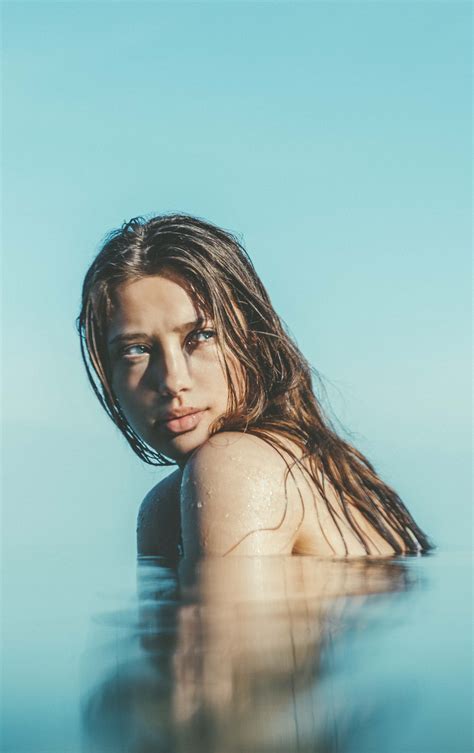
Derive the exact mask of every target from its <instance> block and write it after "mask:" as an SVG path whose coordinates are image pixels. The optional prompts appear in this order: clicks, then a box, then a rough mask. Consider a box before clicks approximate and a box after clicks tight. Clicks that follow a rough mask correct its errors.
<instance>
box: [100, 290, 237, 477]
mask: <svg viewBox="0 0 474 753" xmlns="http://www.w3.org/2000/svg"><path fill="white" fill-rule="evenodd" d="M213 327H214V325H213V322H211V321H209V320H206V319H205V318H203V315H202V313H201V312H200V311H199V310H198V309H197V308H196V305H195V303H194V302H193V300H192V299H191V298H190V296H189V295H188V293H187V291H186V290H185V288H184V287H182V285H180V284H179V283H178V282H173V281H172V280H170V279H168V278H166V277H159V276H153V277H151V276H150V277H144V278H142V279H140V280H135V281H133V282H129V283H125V284H124V285H122V286H121V287H119V288H118V290H117V291H116V295H115V299H114V308H113V314H112V317H111V320H110V322H109V327H108V351H109V358H110V364H111V373H112V387H113V390H114V393H115V395H116V397H117V399H118V401H119V403H120V406H121V408H122V411H123V413H124V415H125V417H126V418H127V420H128V422H129V423H130V425H131V426H132V428H133V429H134V430H135V431H136V433H137V434H138V435H139V436H140V437H141V438H142V439H143V440H144V441H145V442H146V443H147V444H148V445H150V447H152V448H153V449H155V450H157V451H158V452H161V453H163V454H164V455H166V456H167V457H169V458H172V459H173V460H176V461H177V462H178V463H183V462H184V461H185V460H186V457H187V456H188V455H189V454H190V453H191V452H192V451H193V450H195V449H196V448H197V447H199V446H200V445H202V444H203V443H204V442H205V441H206V439H207V438H208V437H209V426H210V425H211V424H212V423H213V421H215V419H216V418H219V417H220V416H221V415H222V414H223V413H224V412H225V411H226V408H227V398H228V386H227V379H226V375H225V373H224V370H223V366H222V363H221V361H220V360H219V350H218V345H217V335H216V333H215V330H214V329H213Z"/></svg>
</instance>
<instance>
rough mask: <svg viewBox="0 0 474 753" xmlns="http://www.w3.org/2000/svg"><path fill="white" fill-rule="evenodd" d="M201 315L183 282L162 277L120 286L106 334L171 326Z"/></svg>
mask: <svg viewBox="0 0 474 753" xmlns="http://www.w3.org/2000/svg"><path fill="white" fill-rule="evenodd" d="M201 314H202V312H201V310H200V309H199V307H198V304H197V302H196V301H195V300H193V298H191V296H190V294H189V292H188V290H187V289H186V287H185V285H184V283H180V282H179V281H177V280H171V279H169V278H167V277H162V276H158V275H156V276H150V277H143V278H141V279H139V280H133V281H132V282H127V283H124V284H123V285H120V286H119V287H118V288H117V289H116V290H115V292H114V296H113V301H112V311H111V315H110V319H109V327H108V329H109V333H110V334H112V333H113V331H115V330H119V329H120V330H121V329H123V328H125V327H126V328H127V329H128V328H129V327H132V328H133V327H135V326H140V325H141V326H142V328H143V327H145V325H148V326H155V325H156V326H161V327H166V326H175V325H176V324H179V323H180V322H181V321H182V322H185V321H190V320H191V319H193V318H195V317H196V316H199V315H201Z"/></svg>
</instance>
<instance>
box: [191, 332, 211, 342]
mask: <svg viewBox="0 0 474 753" xmlns="http://www.w3.org/2000/svg"><path fill="white" fill-rule="evenodd" d="M215 336H216V332H215V331H214V330H213V329H197V330H196V331H195V332H192V333H191V334H190V335H189V337H188V342H190V343H203V342H209V340H212V338H213V337H215Z"/></svg>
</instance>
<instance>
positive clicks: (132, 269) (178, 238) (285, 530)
mask: <svg viewBox="0 0 474 753" xmlns="http://www.w3.org/2000/svg"><path fill="white" fill-rule="evenodd" d="M78 326H79V330H80V334H81V346H82V353H83V358H84V362H85V364H86V368H87V371H88V375H89V378H90V381H91V383H92V386H93V388H94V390H95V393H96V395H97V397H98V398H99V400H100V402H101V403H102V405H103V407H104V408H105V410H106V411H107V413H108V414H109V416H110V417H111V418H112V420H113V421H114V422H115V424H116V425H117V426H118V427H119V429H120V430H121V431H122V433H123V434H124V436H125V437H126V439H127V441H128V442H129V444H130V445H131V447H132V449H133V450H134V451H135V452H136V453H137V455H139V457H141V458H142V459H143V460H144V461H145V462H147V463H151V464H155V465H172V464H177V465H178V469H177V470H176V471H175V472H174V473H172V474H171V475H170V476H168V477H167V478H166V479H165V480H164V481H162V482H160V483H159V484H158V485H157V486H156V487H155V488H154V489H153V490H152V491H151V492H150V493H149V494H148V495H147V497H146V498H145V500H144V501H143V504H142V506H141V509H140V513H139V517H138V552H139V554H144V555H164V556H170V555H171V556H173V555H175V554H176V552H177V551H178V547H181V546H182V547H183V549H184V554H185V556H186V557H190V558H194V557H196V556H198V555H201V554H217V555H226V554H231V553H235V554H241V555H246V554H292V553H294V554H314V555H321V556H332V555H375V556H386V555H393V554H404V553H410V552H413V553H415V552H416V553H419V552H423V551H426V550H428V549H429V548H430V543H429V541H428V539H427V537H426V536H425V534H424V533H423V532H422V531H421V530H420V529H419V528H418V526H417V525H416V523H415V521H414V520H413V518H412V517H411V516H410V514H409V513H408V511H407V510H406V508H405V507H404V505H403V503H402V501H401V500H400V498H399V497H398V495H397V494H396V493H395V492H394V491H393V490H392V489H391V488H390V487H388V486H387V485H386V484H385V483H384V482H383V481H382V480H381V479H380V478H379V477H378V475H377V473H376V472H375V470H374V468H373V467H372V465H371V464H370V463H369V462H368V460H367V459H366V458H365V457H364V456H363V455H362V454H361V453H360V452H359V451H358V450H356V449H355V448H354V447H353V446H351V445H350V444H349V443H347V442H346V441H345V440H343V439H341V438H340V437H339V436H337V434H336V433H335V432H334V430H333V429H332V428H331V427H330V426H329V425H328V422H327V421H326V420H325V418H324V416H323V413H322V410H321V407H320V406H319V404H318V401H317V400H316V398H315V395H314V393H313V390H312V383H311V372H310V368H309V366H308V364H307V362H306V361H305V359H304V357H303V356H302V354H301V353H300V351H299V350H298V348H297V347H296V345H295V343H294V342H292V340H291V339H290V337H289V336H288V334H287V333H286V332H285V330H284V328H283V326H282V323H281V321H280V319H279V317H278V315H277V314H276V312H275V311H274V309H273V307H272V305H271V303H270V300H269V297H268V295H267V293H266V291H265V288H264V287H263V285H262V283H261V281H260V280H259V278H258V276H257V274H256V272H255V270H254V268H253V266H252V263H251V261H250V260H249V258H248V256H247V254H246V252H245V251H244V249H243V248H242V246H241V245H240V244H239V242H238V241H237V240H236V238H235V237H234V236H232V235H231V234H229V233H227V232H225V231H224V230H222V229H220V228H218V227H216V226H214V225H212V224H210V223H208V222H204V221H202V220H199V219H196V218H194V217H190V216H186V215H171V216H166V215H164V216H158V217H154V218H152V219H150V220H147V221H145V220H142V219H134V220H132V221H131V222H129V223H127V224H125V225H124V226H123V227H122V228H121V229H119V230H117V231H115V232H113V233H111V235H110V236H109V237H108V238H107V240H106V242H105V244H104V246H103V247H102V249H101V251H100V253H99V254H98V256H97V257H96V259H95V260H94V262H93V263H92V265H91V267H90V269H89V271H88V273H87V275H86V278H85V281H84V287H83V297H82V310H81V314H80V316H79V320H78Z"/></svg>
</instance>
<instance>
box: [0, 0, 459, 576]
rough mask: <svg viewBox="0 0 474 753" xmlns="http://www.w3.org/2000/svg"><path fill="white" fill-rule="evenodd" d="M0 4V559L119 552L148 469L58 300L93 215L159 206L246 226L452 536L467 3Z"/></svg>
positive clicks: (380, 437)
mask: <svg viewBox="0 0 474 753" xmlns="http://www.w3.org/2000/svg"><path fill="white" fill-rule="evenodd" d="M3 13H4V32H3V33H4V41H3V45H4V73H3V76H4V83H3V107H4V126H3V173H2V174H3V188H4V197H3V213H2V214H3V248H4V254H3V257H4V261H3V288H4V292H3V301H4V317H3V323H4V335H3V340H4V404H3V423H4V430H5V433H4V442H3V446H4V461H5V469H6V474H5V494H4V516H3V520H4V531H5V532H6V534H7V536H6V539H5V541H4V554H5V557H6V563H7V564H9V563H12V562H15V557H16V556H17V553H18V551H21V552H28V553H29V555H31V556H33V555H38V556H41V557H42V558H43V559H44V558H46V559H48V561H50V562H51V563H52V565H54V564H55V563H59V562H61V563H67V567H69V572H70V573H71V577H72V574H73V573H74V572H75V569H76V568H79V566H80V564H81V563H83V562H84V557H83V555H84V553H85V552H87V561H88V562H89V564H90V567H91V568H94V567H97V565H98V563H101V562H105V561H111V562H113V561H119V560H121V561H123V560H126V559H130V558H133V556H134V547H135V539H134V531H135V516H136V510H137V506H138V504H139V502H140V500H141V498H142V497H143V495H144V493H145V492H146V490H147V489H148V488H149V487H151V485H152V484H153V483H154V482H155V481H157V480H158V479H159V478H160V473H161V472H158V471H155V470H153V469H151V468H149V467H147V466H144V465H143V464H141V463H140V461H139V460H138V459H136V458H134V456H133V454H132V453H131V451H130V450H129V449H128V447H127V446H126V444H125V441H124V440H123V439H122V438H121V436H120V435H119V433H118V431H117V430H116V429H115V428H114V427H113V425H112V424H110V425H109V421H108V419H107V418H106V417H105V415H104V416H103V415H102V414H101V411H100V408H99V406H98V404H96V402H95V399H94V397H93V395H92V392H91V390H90V388H89V386H88V384H87V382H86V378H85V375H84V373H83V369H82V365H81V361H80V357H79V347H78V339H77V336H76V333H75V317H76V316H77V313H78V307H79V298H80V287H81V282H82V278H83V275H84V273H85V271H86V269H87V266H88V264H89V263H90V261H91V260H92V258H93V256H94V254H95V253H96V252H97V250H98V247H99V244H100V241H101V238H103V236H104V235H105V233H106V232H107V231H109V230H110V229H112V228H115V227H116V226H118V225H120V224H121V223H122V222H123V221H124V220H126V219H129V218H131V217H133V216H135V215H139V214H145V213H152V212H155V213H159V212H163V211H170V210H179V211H185V212H190V213H193V214H196V215H199V216H201V217H204V218H207V219H209V220H211V221H212V222H215V223H217V224H220V225H222V226H223V227H225V228H228V229H230V230H232V231H235V232H237V233H239V234H241V236H242V237H243V239H244V242H245V244H246V246H247V249H248V251H249V253H250V255H251V257H252V259H253V261H254V263H255V265H256V268H257V270H258V271H259V273H260V274H261V276H262V278H263V280H264V282H265V283H266V285H267V287H268V289H269V292H270V295H271V297H272V299H273V302H274V304H275V307H276V308H277V310H278V311H279V313H280V314H281V315H282V316H283V318H284V320H285V321H286V322H287V324H288V326H289V327H290V329H291V331H292V332H293V334H294V335H295V337H296V339H297V341H298V343H299V345H300V346H301V348H302V349H303V351H304V352H305V354H306V355H307V357H308V358H309V360H310V361H311V362H312V363H313V364H314V365H315V366H316V367H317V368H318V369H319V370H320V371H321V373H322V374H323V375H325V376H326V377H327V378H328V380H329V387H328V389H329V395H330V398H331V402H332V404H333V408H334V410H335V412H336V414H337V415H338V416H339V417H340V418H341V419H342V421H343V423H344V424H345V425H346V426H347V427H348V428H349V429H351V430H353V431H354V433H355V435H354V436H355V441H356V443H358V444H359V446H360V447H361V448H362V449H363V450H364V451H366V452H367V453H368V455H369V457H370V458H372V459H373V460H374V462H375V464H376V466H377V467H378V468H379V469H380V471H381V472H382V474H383V475H384V476H385V478H387V479H388V480H389V481H390V482H391V483H392V484H394V485H395V486H396V487H397V489H398V490H399V491H400V493H401V494H402V496H403V497H404V499H405V500H406V502H407V504H408V506H409V508H410V510H411V511H412V512H413V514H414V515H415V517H416V518H417V520H418V521H419V523H420V525H422V527H424V528H425V529H426V530H427V532H428V533H430V534H431V535H432V536H433V538H434V539H435V540H436V541H437V542H438V543H439V544H441V545H442V546H445V547H454V546H457V545H465V544H466V543H467V542H468V540H469V526H468V525H467V522H468V518H469V515H470V499H469V436H470V433H469V432H470V428H469V427H470V420H469V410H470V401H469V368H470V351H469V335H470V330H469V326H470V310H469V300H470V288H469V285H470V274H469V272H470V216H471V188H470V186H471V183H470V167H471V152H470V148H471V147H470V129H471V121H470V108H471V95H470V60H469V51H470V32H471V26H470V14H471V5H470V3H463V2H455V1H451V2H394V3H392V2H383V1H380V2H337V0H336V1H334V2H305V3H298V2H284V3H280V2H259V3H254V2H225V1H222V2H194V3H181V2H177V0H174V2H172V3H162V2H143V3H141V2H136V1H134V2H133V3H129V2H113V1H111V2H52V3H43V2H29V3H23V2H9V3H8V2H7V3H4V6H3ZM52 544H54V546H52Z"/></svg>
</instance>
